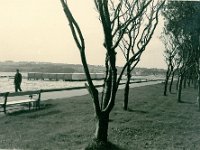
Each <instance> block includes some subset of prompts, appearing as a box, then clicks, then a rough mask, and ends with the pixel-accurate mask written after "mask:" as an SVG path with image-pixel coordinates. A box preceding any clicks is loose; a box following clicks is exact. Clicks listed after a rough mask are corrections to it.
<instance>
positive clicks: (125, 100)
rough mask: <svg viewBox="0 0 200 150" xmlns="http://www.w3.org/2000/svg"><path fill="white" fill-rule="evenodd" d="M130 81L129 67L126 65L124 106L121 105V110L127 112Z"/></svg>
mask: <svg viewBox="0 0 200 150" xmlns="http://www.w3.org/2000/svg"><path fill="white" fill-rule="evenodd" d="M130 80H131V71H130V65H128V66H127V78H126V85H125V89H124V104H123V109H124V110H128V98H129V88H130V86H129V85H130Z"/></svg>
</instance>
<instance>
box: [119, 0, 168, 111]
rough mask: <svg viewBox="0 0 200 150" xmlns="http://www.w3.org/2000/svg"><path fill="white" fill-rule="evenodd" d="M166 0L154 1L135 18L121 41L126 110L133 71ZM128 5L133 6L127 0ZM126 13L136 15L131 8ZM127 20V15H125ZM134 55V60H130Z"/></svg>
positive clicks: (124, 106)
mask: <svg viewBox="0 0 200 150" xmlns="http://www.w3.org/2000/svg"><path fill="white" fill-rule="evenodd" d="M143 3H144V1H143V2H141V1H137V6H140V5H143ZM163 4H164V1H156V2H155V1H152V2H151V4H150V5H149V7H147V8H146V9H145V10H144V11H143V13H142V14H141V15H140V16H139V17H138V18H137V19H135V21H133V22H132V23H130V25H129V26H128V27H127V29H126V31H125V33H124V36H123V38H122V40H121V41H120V43H119V47H120V49H121V51H122V53H123V55H124V57H125V60H126V63H127V68H126V84H125V89H124V103H123V108H124V110H127V109H128V99H129V98H128V96H129V84H130V80H131V76H132V75H131V72H132V71H133V70H134V68H135V67H136V65H137V64H138V63H139V61H140V58H141V56H142V53H143V52H144V51H145V49H146V46H147V45H148V43H149V41H150V40H151V38H152V35H153V33H154V31H155V29H156V26H157V24H158V15H159V10H160V9H161V8H162V5H163ZM126 5H127V7H131V4H130V3H129V2H128V1H127V4H126ZM140 7H141V6H140ZM140 7H136V8H135V12H136V14H137V12H139V11H140ZM126 15H134V14H133V12H132V11H131V9H130V10H129V13H128V14H126ZM123 19H124V21H126V19H127V16H123ZM132 57H134V58H135V59H134V60H133V61H129V60H130V58H132Z"/></svg>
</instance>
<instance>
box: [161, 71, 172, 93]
mask: <svg viewBox="0 0 200 150" xmlns="http://www.w3.org/2000/svg"><path fill="white" fill-rule="evenodd" d="M170 74H171V71H170V69H169V67H168V69H167V72H166V78H165V86H164V93H163V95H164V96H167V87H168V81H169V77H170Z"/></svg>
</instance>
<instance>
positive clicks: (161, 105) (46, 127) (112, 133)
mask: <svg viewBox="0 0 200 150" xmlns="http://www.w3.org/2000/svg"><path fill="white" fill-rule="evenodd" d="M195 96H196V92H195V91H194V90H193V89H192V88H189V89H187V90H184V93H183V100H184V101H185V102H186V103H181V104H178V103H177V102H176V95H175V94H172V95H170V96H168V97H163V96H162V85H161V84H158V85H153V86H152V85H151V86H145V87H139V88H134V89H131V92H130V105H129V107H130V108H131V109H130V110H129V111H128V112H124V111H122V107H121V106H122V100H123V91H119V92H118V94H117V100H116V106H115V108H114V110H113V111H112V113H111V117H110V119H111V122H110V124H109V140H110V141H111V142H112V143H114V144H116V145H117V146H118V147H120V148H123V149H126V150H132V149H137V150H139V149H159V150H160V149H170V150H171V149H184V148H185V149H192V150H195V149H200V142H199V141H200V136H199V134H200V117H199V116H200V112H198V111H197V106H196V104H195V102H196V100H195V99H196V98H195ZM46 103H47V106H48V107H47V108H45V109H43V110H40V111H33V112H29V111H28V112H21V113H14V114H9V115H6V116H4V115H1V116H0V148H22V149H69V150H70V149H71V150H76V149H81V148H83V147H85V146H86V144H87V143H88V142H89V141H90V139H91V138H92V136H93V132H94V129H95V128H94V127H95V126H94V125H95V124H94V123H95V120H94V117H93V107H92V103H91V100H90V97H89V96H81V97H73V98H68V99H61V100H56V101H55V100H54V101H48V102H46Z"/></svg>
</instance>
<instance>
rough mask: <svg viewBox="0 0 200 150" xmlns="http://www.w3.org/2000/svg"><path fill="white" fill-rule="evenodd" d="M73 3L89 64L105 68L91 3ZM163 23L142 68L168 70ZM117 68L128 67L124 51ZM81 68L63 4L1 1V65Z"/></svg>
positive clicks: (57, 0)
mask: <svg viewBox="0 0 200 150" xmlns="http://www.w3.org/2000/svg"><path fill="white" fill-rule="evenodd" d="M68 1H69V7H70V9H71V10H72V13H73V15H74V17H75V18H76V20H77V22H78V24H79V26H80V28H81V30H82V33H83V35H84V38H85V43H86V54H87V60H88V64H93V65H104V57H105V49H104V47H103V46H102V44H103V32H102V27H101V24H100V22H99V20H98V14H97V12H96V11H95V6H94V3H93V1H91V0H76V1H72V0H71V1H70V0H68ZM162 27H163V21H162V20H161V21H160V22H159V24H158V26H157V29H156V31H155V34H154V36H153V38H152V40H151V41H150V43H149V45H148V46H147V48H146V50H145V52H144V54H143V55H142V58H141V61H140V63H139V64H138V67H146V68H166V65H165V61H164V56H163V52H164V46H163V44H162V42H161V41H160V39H159V36H160V33H161V31H162ZM117 53H119V56H118V59H117V65H118V66H122V65H123V64H124V58H123V56H122V55H121V53H120V51H119V52H117ZM6 60H13V61H37V62H55V63H68V64H81V60H80V55H79V51H78V49H77V47H76V45H75V43H74V40H73V37H72V35H71V31H70V28H69V25H68V22H67V19H66V17H65V14H64V12H63V8H62V6H61V3H60V0H0V61H6Z"/></svg>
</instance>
